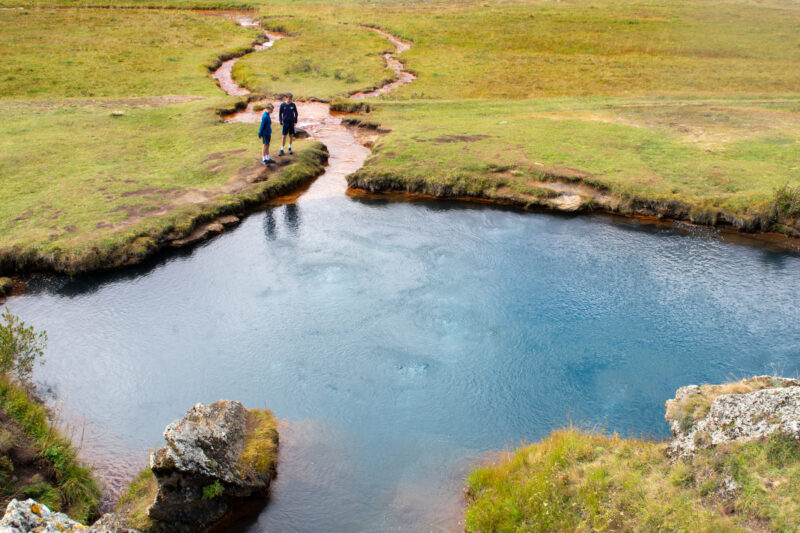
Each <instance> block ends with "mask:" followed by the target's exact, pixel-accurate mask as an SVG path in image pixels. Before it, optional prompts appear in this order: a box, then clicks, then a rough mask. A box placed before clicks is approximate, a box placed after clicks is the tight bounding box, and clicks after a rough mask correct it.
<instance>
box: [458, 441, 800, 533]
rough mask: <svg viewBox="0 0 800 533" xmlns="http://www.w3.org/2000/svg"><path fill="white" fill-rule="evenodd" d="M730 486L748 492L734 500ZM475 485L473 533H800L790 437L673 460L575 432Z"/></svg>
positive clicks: (798, 474)
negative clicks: (765, 532) (727, 489)
mask: <svg viewBox="0 0 800 533" xmlns="http://www.w3.org/2000/svg"><path fill="white" fill-rule="evenodd" d="M729 480H734V481H735V482H736V483H737V484H738V485H739V486H740V488H739V489H738V490H735V491H734V492H732V493H726V492H725V491H724V487H725V485H726V483H727V482H728V481H729ZM468 483H469V486H468V502H469V503H468V508H467V512H466V529H467V531H472V532H489V531H491V532H497V533H499V532H507V531H508V532H511V531H530V532H538V531H542V532H544V531H576V532H589V531H641V532H646V531H692V532H695V531H696V532H735V531H750V530H753V528H754V526H755V525H758V526H759V528H760V529H758V530H770V531H787V532H788V531H796V530H797V528H798V527H800V495H798V492H797V491H796V487H797V486H798V483H800V444H798V443H797V442H796V441H794V440H793V439H791V438H789V437H784V436H781V435H774V436H771V437H770V438H768V439H767V440H766V441H764V442H754V443H749V444H740V443H737V444H729V445H726V446H721V447H718V448H715V449H713V450H705V451H703V452H702V453H700V454H698V455H697V456H696V457H695V458H694V459H692V460H689V461H676V462H672V461H671V460H670V459H668V458H667V456H666V455H665V454H664V445H663V444H659V443H654V442H649V441H642V440H637V439H622V438H620V437H618V436H616V435H613V436H607V435H602V434H592V433H585V432H581V431H577V430H574V429H567V430H562V431H556V432H554V433H553V434H551V435H550V436H549V437H547V438H546V439H544V440H543V441H541V442H539V443H536V444H531V445H528V446H524V447H522V448H520V449H519V450H517V451H515V452H513V453H511V454H508V455H507V456H506V457H504V458H503V459H502V460H501V461H500V462H499V463H498V464H495V465H492V466H486V467H483V468H479V469H477V470H475V471H473V473H472V474H471V475H470V477H469V482H468Z"/></svg>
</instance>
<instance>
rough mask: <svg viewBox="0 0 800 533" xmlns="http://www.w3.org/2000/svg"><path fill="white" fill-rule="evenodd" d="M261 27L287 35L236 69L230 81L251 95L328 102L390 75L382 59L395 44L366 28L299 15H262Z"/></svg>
mask: <svg viewBox="0 0 800 533" xmlns="http://www.w3.org/2000/svg"><path fill="white" fill-rule="evenodd" d="M262 24H263V25H264V26H265V27H267V28H268V29H272V30H279V31H283V32H285V33H288V34H289V35H290V36H291V37H290V38H287V39H283V40H280V41H278V42H277V43H275V45H274V46H273V48H272V49H271V50H270V51H269V52H266V53H262V54H252V55H249V56H247V57H245V58H243V59H242V60H240V61H239V62H237V63H236V65H234V67H233V76H234V79H236V80H237V81H238V82H239V83H240V85H243V86H245V87H248V88H250V89H251V90H253V91H255V92H258V93H266V94H284V93H294V96H295V97H305V98H316V99H319V100H330V99H331V98H332V97H334V96H337V95H344V96H346V95H348V94H351V93H354V92H357V91H359V90H361V89H364V88H372V87H377V86H379V85H381V84H382V83H383V82H384V81H385V80H389V79H393V77H394V73H393V72H392V71H391V70H389V69H386V68H385V64H384V59H383V55H382V54H383V52H386V51H392V50H393V46H392V45H391V44H390V43H389V42H388V41H387V40H386V39H384V38H383V37H381V36H380V35H377V34H376V33H375V32H373V31H371V30H369V29H367V28H363V27H360V26H355V25H345V24H337V23H335V22H333V23H330V22H322V21H320V20H315V19H311V18H299V17H265V18H262Z"/></svg>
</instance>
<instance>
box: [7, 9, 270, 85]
mask: <svg viewBox="0 0 800 533" xmlns="http://www.w3.org/2000/svg"><path fill="white" fill-rule="evenodd" d="M0 25H1V26H2V27H3V32H2V33H0V49H2V50H3V51H4V53H3V56H4V61H3V62H1V63H0V95H2V96H0V98H2V99H12V98H13V99H20V98H24V99H30V98H35V99H48V100H49V99H56V100H62V99H64V98H76V97H86V98H112V97H114V98H118V97H145V96H148V97H157V96H163V95H203V96H215V95H219V94H221V93H220V91H219V89H218V88H217V87H215V85H214V83H213V81H211V80H209V77H208V67H210V66H212V65H214V64H215V63H216V61H217V58H218V57H219V56H221V55H225V54H230V53H236V52H237V51H238V52H241V51H243V50H245V49H246V48H248V47H249V46H250V45H251V43H252V42H253V41H254V40H255V39H256V38H257V37H258V36H259V32H258V31H257V30H256V29H255V28H243V27H241V26H239V25H237V24H235V23H234V22H233V21H231V20H228V19H226V18H223V17H215V16H209V15H202V14H199V13H195V12H186V11H176V10H171V11H156V10H144V9H142V10H138V9H137V10H131V9H34V10H5V11H4V10H0Z"/></svg>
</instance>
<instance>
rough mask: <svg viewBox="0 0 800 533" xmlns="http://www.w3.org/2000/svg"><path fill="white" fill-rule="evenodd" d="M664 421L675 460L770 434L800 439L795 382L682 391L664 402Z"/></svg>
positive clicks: (764, 379) (799, 384) (799, 395)
mask: <svg viewBox="0 0 800 533" xmlns="http://www.w3.org/2000/svg"><path fill="white" fill-rule="evenodd" d="M666 407H667V413H666V419H667V422H669V425H670V429H671V430H672V434H673V436H674V439H673V440H672V442H671V443H670V444H669V446H668V448H667V449H668V452H669V453H670V454H671V455H673V456H676V457H684V456H690V455H693V454H694V453H695V452H696V451H697V450H699V449H703V448H708V447H712V446H716V445H719V444H722V443H725V442H732V441H751V440H756V439H760V438H763V437H766V436H768V435H770V434H772V433H776V432H779V433H783V434H787V435H790V436H793V437H795V438H798V439H800V381H798V380H795V379H788V378H779V377H770V376H758V377H755V378H750V379H747V380H743V381H740V382H737V383H731V384H726V385H724V386H720V385H714V386H712V385H703V386H701V387H700V386H697V385H689V386H686V387H681V388H680V389H678V391H677V393H676V394H675V398H673V399H672V400H669V401H667V404H666Z"/></svg>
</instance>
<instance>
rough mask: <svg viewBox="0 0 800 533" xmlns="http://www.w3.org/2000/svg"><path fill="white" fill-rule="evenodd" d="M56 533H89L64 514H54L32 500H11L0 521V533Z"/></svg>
mask: <svg viewBox="0 0 800 533" xmlns="http://www.w3.org/2000/svg"><path fill="white" fill-rule="evenodd" d="M29 531H37V532H42V533H57V532H63V531H89V528H88V527H86V526H84V525H83V524H80V523H78V522H76V521H74V520H72V519H71V518H70V517H68V516H67V515H65V514H64V513H54V512H52V511H51V510H50V509H48V508H47V506H45V505H42V504H41V503H37V502H36V501H34V500H30V499H28V500H24V501H21V500H11V501H10V502H9V504H8V507H6V514H5V516H3V519H2V520H0V533H28V532H29Z"/></svg>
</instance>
